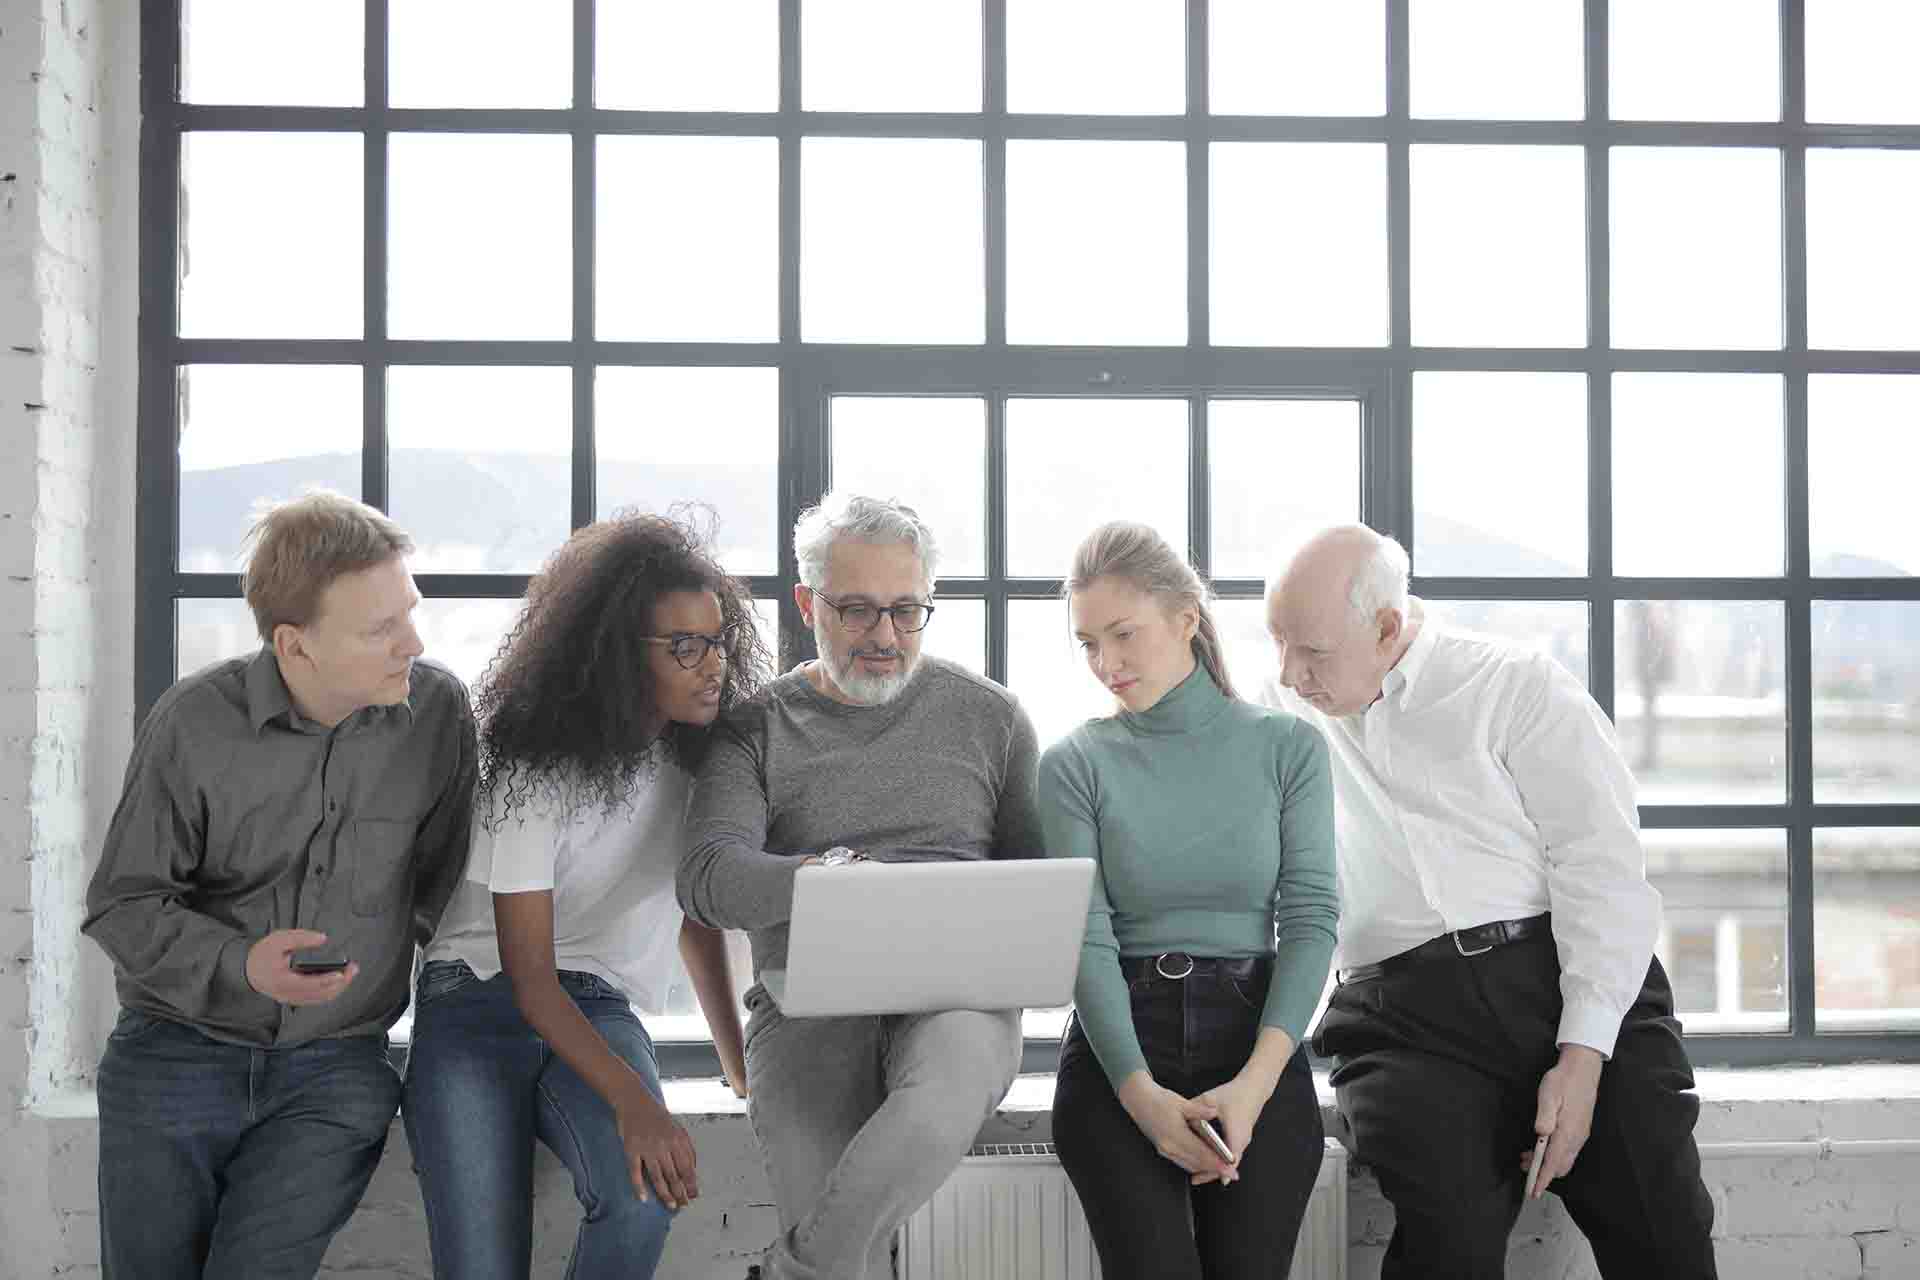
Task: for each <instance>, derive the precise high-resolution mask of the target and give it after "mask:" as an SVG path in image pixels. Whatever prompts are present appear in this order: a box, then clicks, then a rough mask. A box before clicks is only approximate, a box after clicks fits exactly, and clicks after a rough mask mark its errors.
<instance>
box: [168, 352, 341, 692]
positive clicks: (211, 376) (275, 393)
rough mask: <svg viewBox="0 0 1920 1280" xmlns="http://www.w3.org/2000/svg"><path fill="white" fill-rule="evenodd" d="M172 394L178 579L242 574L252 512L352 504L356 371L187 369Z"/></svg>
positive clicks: (326, 367) (331, 367)
mask: <svg viewBox="0 0 1920 1280" xmlns="http://www.w3.org/2000/svg"><path fill="white" fill-rule="evenodd" d="M179 394H180V571H181V572H182V573H226V572H230V571H232V570H236V569H239V568H241V567H242V566H243V565H244V564H245V563H246V549H245V548H244V547H243V546H242V545H241V544H242V543H243V541H244V540H245V538H246V536H247V530H248V529H249V528H251V527H252V526H253V519H254V508H255V506H256V505H257V504H259V503H261V502H278V501H281V500H283V499H286V498H292V497H296V496H298V495H299V494H300V493H302V492H304V491H305V490H307V489H309V488H314V487H318V488H325V489H332V490H333V491H335V492H336V493H344V494H346V495H347V496H348V497H353V498H357V497H359V496H360V442H361V438H362V433H361V427H360V423H361V414H362V410H361V404H362V401H363V398H364V396H363V383H362V378H361V373H360V366H359V365H336V364H303V365H271V364H203V365H188V366H186V367H184V368H182V369H181V370H180V381H179ZM208 661H211V659H208ZM201 665H204V663H203V664H201Z"/></svg>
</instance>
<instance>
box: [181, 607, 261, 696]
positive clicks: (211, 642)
mask: <svg viewBox="0 0 1920 1280" xmlns="http://www.w3.org/2000/svg"><path fill="white" fill-rule="evenodd" d="M173 619H174V632H173V638H174V643H173V678H174V679H175V680H178V679H180V678H181V677H182V676H190V675H192V674H193V673H194V672H196V671H198V670H200V669H201V668H202V667H207V666H211V665H213V664H214V663H216V662H221V661H224V660H225V659H227V658H238V657H243V656H245V655H247V654H251V653H253V652H254V651H255V650H257V649H259V648H260V632H259V631H258V630H257V629H256V628H255V626H254V622H253V610H251V609H249V608H247V602H246V601H245V600H176V601H174V612H173Z"/></svg>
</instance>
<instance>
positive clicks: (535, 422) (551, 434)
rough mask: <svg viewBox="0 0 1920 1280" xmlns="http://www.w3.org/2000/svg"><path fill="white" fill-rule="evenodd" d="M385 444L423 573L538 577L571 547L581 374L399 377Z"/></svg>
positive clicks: (399, 509) (392, 375)
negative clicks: (576, 386) (576, 385)
mask: <svg viewBox="0 0 1920 1280" xmlns="http://www.w3.org/2000/svg"><path fill="white" fill-rule="evenodd" d="M387 443H388V446H389V447H390V448H391V450H392V453H391V455H390V458H389V461H388V475H389V488H390V494H389V498H390V500H389V502H388V506H387V510H388V513H389V514H390V515H392V516H393V518H394V519H395V520H398V521H399V522H400V523H401V525H402V526H404V527H405V528H406V530H407V532H408V533H409V534H411V535H412V536H413V543H414V547H415V551H414V555H413V571H414V572H415V573H532V572H534V571H535V570H537V569H538V568H539V567H540V565H541V562H542V561H544V560H545V559H546V558H547V557H548V556H549V555H550V554H552V552H553V550H554V548H555V547H558V546H559V545H560V544H561V543H562V542H564V541H565V540H566V537H567V531H568V529H569V527H570V525H571V517H572V514H573V371H572V370H571V369H567V368H542V369H527V368H511V367H461V366H437V365H436V366H430V367H428V366H409V367H401V368H394V369H390V370H388V372H387Z"/></svg>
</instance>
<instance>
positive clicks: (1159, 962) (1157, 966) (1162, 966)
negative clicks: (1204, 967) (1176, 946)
mask: <svg viewBox="0 0 1920 1280" xmlns="http://www.w3.org/2000/svg"><path fill="white" fill-rule="evenodd" d="M1169 956H1179V957H1180V958H1181V959H1182V960H1185V961H1186V962H1187V967H1186V968H1184V969H1182V970H1181V971H1180V972H1178V973H1168V972H1167V957H1169ZM1153 971H1154V972H1155V973H1157V974H1159V975H1160V976H1161V977H1163V978H1165V979H1167V980H1168V981H1170V982H1178V981H1179V980H1180V979H1182V978H1184V977H1186V976H1187V975H1188V974H1190V973H1192V972H1193V957H1192V956H1190V955H1188V954H1187V953H1186V952H1184V951H1163V952H1161V953H1160V954H1159V955H1157V956H1155V957H1154V958H1153Z"/></svg>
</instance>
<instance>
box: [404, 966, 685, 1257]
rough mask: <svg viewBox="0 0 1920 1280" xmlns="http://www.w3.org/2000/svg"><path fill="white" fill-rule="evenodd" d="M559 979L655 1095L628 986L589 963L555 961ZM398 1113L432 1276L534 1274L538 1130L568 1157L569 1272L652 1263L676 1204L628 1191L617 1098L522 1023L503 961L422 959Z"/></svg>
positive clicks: (649, 1053) (653, 1071) (654, 1076)
mask: <svg viewBox="0 0 1920 1280" xmlns="http://www.w3.org/2000/svg"><path fill="white" fill-rule="evenodd" d="M560 985H561V987H562V988H564V989H565V990H566V992H567V994H568V995H570V996H572V997H573V1002H574V1003H575V1004H576V1005H578V1006H579V1008H580V1012H581V1013H583V1014H585V1015H586V1018H587V1021H589V1022H591V1023H592V1024H593V1029H594V1030H595V1031H598V1032H599V1033H600V1035H601V1038H602V1039H604V1040H605V1041H606V1042H607V1044H608V1046H609V1047H610V1048H612V1050H613V1051H614V1052H615V1053H617V1054H618V1055H620V1057H621V1058H622V1059H624V1060H625V1061H626V1063H627V1065H628V1066H630V1067H632V1068H633V1069H634V1070H635V1071H637V1072H639V1073H640V1075H641V1077H642V1078H643V1079H644V1080H645V1081H646V1082H647V1087H648V1088H649V1089H650V1090H652V1092H653V1095H654V1096H655V1097H656V1098H657V1097H661V1096H662V1095H661V1093H660V1071H659V1067H658V1066H657V1065H656V1063H655V1061H654V1055H653V1041H651V1040H650V1039H648V1038H647V1033H646V1030H645V1028H643V1027H642V1026H641V1025H640V1019H639V1018H637V1017H635V1016H634V1012H633V1008H632V1006H631V1005H629V1004H628V1003H627V999H626V997H625V996H624V995H622V994H621V993H620V991H619V990H618V989H617V988H615V987H614V986H613V985H612V984H610V983H607V982H605V981H603V980H601V979H600V978H597V977H595V976H594V975H593V974H590V973H575V972H571V971H567V970H562V971H561V973H560ZM405 1116H406V1125H407V1141H408V1143H410V1144H411V1145H412V1147H413V1170H414V1173H415V1175H416V1176H417V1177H418V1178H419V1179H420V1193H421V1196H422V1198H423V1199H425V1201H426V1205H427V1235H428V1238H429V1240H430V1242H431V1244H432V1246H433V1273H434V1275H435V1276H438V1277H442V1278H443V1280H454V1278H457V1280H496V1278H499V1277H513V1278H515V1280H524V1277H525V1276H527V1275H528V1273H529V1270H530V1268H531V1266H532V1254H533V1143H534V1139H535V1138H538V1139H539V1140H540V1141H541V1142H543V1143H545V1144H546V1145H547V1147H548V1148H549V1149H550V1150H551V1151H552V1152H553V1153H554V1154H555V1155H557V1156H559V1157H560V1162H561V1163H562V1164H564V1165H566V1167H567V1171H568V1172H569V1173H571V1174H572V1175H573V1193H574V1195H575V1197H576V1198H577V1199H578V1200H579V1201H580V1212H581V1218H580V1230H579V1233H578V1234H577V1235H576V1236H575V1237H574V1242H573V1258H572V1261H571V1262H570V1263H569V1264H568V1266H567V1275H568V1276H569V1277H571V1278H572V1280H601V1278H602V1277H614V1276H619V1277H647V1276H651V1275H652V1274H653V1272H654V1268H655V1267H656V1266H658V1265H659V1262H660V1254H661V1251H662V1250H663V1249H665V1248H666V1243H667V1229H668V1228H669V1227H670V1226H672V1225H673V1211H672V1210H670V1209H667V1208H665V1207H663V1206H662V1205H661V1203H660V1200H659V1197H658V1196H653V1197H650V1198H649V1199H647V1200H641V1199H640V1197H639V1196H638V1195H637V1194H636V1193H635V1191H634V1187H633V1178H632V1176H631V1175H630V1174H629V1173H628V1165H627V1153H626V1147H625V1146H624V1145H623V1144H622V1143H621V1141H620V1134H619V1132H618V1131H617V1130H616V1129H615V1127H614V1117H613V1108H611V1107H610V1106H608V1105H607V1103H606V1101H605V1099H603V1098H601V1097H600V1095H599V1094H597V1093H595V1092H594V1091H593V1089H592V1088H591V1087H589V1086H588V1084H587V1082H586V1081H584V1080H582V1079H581V1078H580V1077H579V1076H578V1075H577V1074H575V1073H574V1070H573V1068H571V1067H569V1066H567V1064H566V1063H564V1062H562V1061H560V1059H559V1058H558V1057H556V1056H555V1055H554V1052H553V1050H552V1049H550V1048H548V1047H547V1042H546V1041H544V1040H542V1039H541V1038H540V1037H539V1036H538V1035H537V1034H535V1032H534V1030H533V1028H532V1027H529V1026H528V1025H527V1021H526V1019H525V1018H524V1017H522V1016H521V1014H520V1010H519V1008H518V1006H516V1005H515V1004H514V1002H513V984H512V983H511V982H510V981H509V980H508V978H507V975H506V974H504V973H501V974H496V975H494V976H493V977H491V978H489V979H487V980H486V981H484V982H483V981H481V980H480V979H479V978H477V977H476V976H475V975H474V972H473V970H472V969H470V968H468V967H467V966H466V965H465V964H464V963H462V962H460V961H457V960H456V961H435V962H434V963H432V964H429V965H427V966H426V967H425V968H424V969H422V970H421V973H420V983H419V990H418V993H417V998H416V1000H415V1003H414V1016H413V1053H412V1055H411V1057H410V1058H409V1059H408V1063H407V1083H406V1107H405Z"/></svg>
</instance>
